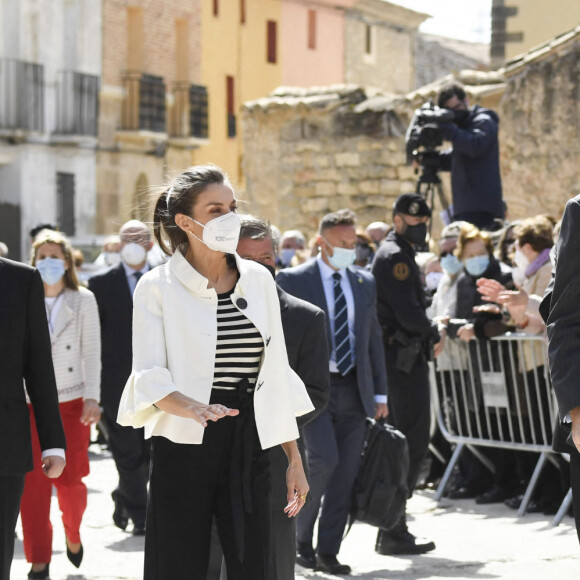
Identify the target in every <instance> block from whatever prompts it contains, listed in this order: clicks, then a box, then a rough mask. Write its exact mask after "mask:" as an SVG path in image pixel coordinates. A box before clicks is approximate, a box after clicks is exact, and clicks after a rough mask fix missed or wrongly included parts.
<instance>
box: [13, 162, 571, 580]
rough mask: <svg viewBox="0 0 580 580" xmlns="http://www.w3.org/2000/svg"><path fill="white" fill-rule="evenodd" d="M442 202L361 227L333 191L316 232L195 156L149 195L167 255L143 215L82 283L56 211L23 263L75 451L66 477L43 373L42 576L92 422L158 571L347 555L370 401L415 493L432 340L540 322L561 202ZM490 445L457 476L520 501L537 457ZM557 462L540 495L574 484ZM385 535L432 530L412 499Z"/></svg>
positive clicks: (31, 514)
mask: <svg viewBox="0 0 580 580" xmlns="http://www.w3.org/2000/svg"><path fill="white" fill-rule="evenodd" d="M430 216H431V210H430V208H429V207H428V205H427V203H426V201H425V199H424V198H423V197H422V196H421V195H418V194H404V195H402V196H400V197H399V198H398V199H397V201H396V203H395V205H394V207H393V213H392V224H391V225H389V224H387V223H383V222H374V223H372V224H369V225H368V227H367V228H366V230H363V229H360V228H359V227H358V224H357V221H356V215H355V214H354V213H353V212H352V211H349V210H341V211H337V212H334V213H331V214H327V215H326V216H324V217H323V218H322V220H321V222H320V225H319V229H318V233H317V235H316V236H315V237H314V238H313V239H312V240H311V241H310V242H308V241H307V240H306V237H305V236H304V234H303V233H302V232H300V231H298V230H288V231H285V232H283V233H280V232H279V231H278V230H277V228H276V227H275V226H272V225H271V224H269V223H268V222H267V221H265V220H263V219H260V218H257V217H253V216H249V215H248V216H239V215H238V214H237V212H236V198H235V195H234V192H233V188H232V186H231V184H230V183H229V182H228V180H227V176H226V175H225V174H224V173H223V172H222V171H221V170H219V169H217V168H215V167H213V166H200V167H195V168H191V169H190V170H188V171H186V172H184V173H183V174H181V175H180V176H179V177H178V178H176V180H175V181H174V182H173V183H172V184H171V187H170V188H169V189H168V190H165V191H164V193H163V194H162V195H161V196H160V198H159V200H158V202H157V206H156V211H155V220H154V232H155V236H156V241H157V243H158V244H159V245H160V247H161V248H162V249H163V251H164V252H165V254H166V256H167V262H166V263H165V264H164V265H161V266H157V267H152V266H151V265H150V264H149V262H148V259H147V255H148V252H149V251H150V250H151V248H152V247H153V244H154V241H153V238H152V236H151V232H150V230H149V228H148V226H147V225H146V224H144V223H141V222H137V221H135V220H132V221H130V222H127V223H126V224H124V225H123V227H122V228H121V229H120V232H119V234H118V237H116V238H111V239H109V240H107V246H106V247H104V248H103V258H102V261H103V266H105V269H104V271H103V272H101V273H97V274H95V275H94V276H93V277H91V278H90V279H89V281H88V288H86V287H84V286H83V285H82V284H80V283H79V281H78V277H77V274H76V266H75V259H74V251H73V248H72V247H71V245H70V242H69V241H68V240H67V238H66V236H65V235H64V234H62V233H60V232H58V231H56V229H55V228H53V227H52V226H50V225H49V224H45V225H44V227H43V228H42V229H40V230H39V231H36V232H34V238H33V241H32V253H31V261H30V263H31V265H32V266H35V267H36V268H37V270H38V272H39V274H40V277H41V279H42V286H43V289H44V306H45V313H46V320H47V325H48V336H49V337H50V345H51V349H52V361H53V368H54V374H55V378H56V390H57V396H58V405H59V412H60V417H61V420H62V425H63V427H64V435H65V438H66V445H63V444H60V445H59V446H53V447H51V448H49V452H50V453H54V454H56V455H58V456H59V457H61V458H64V455H65V452H64V449H65V448H66V467H65V468H64V470H63V473H62V475H61V476H60V477H58V478H56V479H54V480H50V479H48V478H46V477H45V474H44V473H43V471H44V472H46V471H47V467H46V465H47V463H46V459H45V458H44V456H43V451H46V446H43V444H42V439H41V438H39V435H40V432H39V430H37V422H38V419H36V420H35V415H36V412H35V410H34V407H33V404H34V399H33V391H32V389H31V392H30V399H28V407H29V414H30V424H31V426H32V431H31V432H32V464H33V469H32V471H30V472H28V473H27V474H26V477H25V479H24V491H23V495H22V503H21V508H20V511H21V517H22V525H23V534H24V546H25V555H26V558H27V560H28V561H29V562H30V563H31V565H32V567H31V570H30V573H29V578H37V579H43V578H49V565H50V560H51V553H52V526H51V522H50V519H49V513H50V497H51V489H52V485H55V487H56V490H57V495H58V500H59V504H60V507H61V511H62V520H63V525H64V528H65V534H66V553H67V556H68V558H69V560H70V561H71V563H72V564H73V565H75V566H79V565H80V564H81V561H82V558H83V551H84V547H83V544H82V541H81V535H80V526H81V521H82V516H83V512H84V510H85V508H86V502H87V491H86V487H85V485H84V483H83V481H82V479H83V478H84V477H85V476H86V475H87V474H88V472H89V461H88V446H89V441H90V426H91V425H92V424H97V423H98V424H99V428H100V430H101V431H102V436H103V437H104V439H105V440H106V442H107V444H108V446H109V449H110V450H111V453H112V455H113V458H114V460H115V465H116V467H117V470H118V474H119V481H118V485H117V486H116V487H115V488H114V489H113V490H112V517H113V521H114V523H115V525H117V526H118V527H119V528H122V529H126V528H127V527H128V526H129V524H130V522H132V528H130V529H131V532H132V533H133V534H134V535H145V536H146V543H145V578H151V579H153V578H163V577H166V574H167V573H168V572H167V571H168V570H170V571H171V576H172V577H173V578H180V577H183V578H185V577H188V578H190V577H195V578H205V577H216V578H219V577H220V574H221V575H222V577H229V578H265V579H274V578H280V579H282V578H292V577H293V574H294V564H295V562H297V563H298V564H300V565H301V566H303V567H306V568H313V569H318V570H323V571H326V572H330V573H333V574H348V573H350V571H351V569H350V566H348V565H347V564H344V563H341V562H339V560H338V558H337V555H338V554H339V551H340V545H341V542H342V539H343V535H344V531H345V526H346V523H347V518H348V512H349V508H350V496H351V492H352V488H353V485H354V480H355V478H356V475H357V466H358V462H359V459H360V455H361V451H362V449H363V445H364V437H365V422H366V419H367V417H371V418H374V419H377V420H387V421H388V422H389V423H391V424H393V425H394V426H395V427H396V428H397V429H399V430H400V431H401V432H402V433H404V435H405V436H406V438H407V442H408V446H409V458H410V469H409V475H408V487H409V490H410V493H412V491H413V490H414V489H416V487H417V485H418V484H419V483H421V482H422V483H423V484H425V481H424V480H425V477H426V480H427V482H428V481H429V476H425V458H426V456H427V454H428V446H429V441H430V438H431V437H432V433H431V430H430V424H431V423H430V422H431V419H430V417H431V409H430V398H431V397H430V389H431V385H430V380H429V371H428V365H427V363H428V361H429V360H430V359H431V357H432V356H433V355H434V356H435V358H436V360H438V362H439V366H440V368H443V369H444V368H446V367H445V365H446V362H445V357H446V356H447V357H449V354H448V353H446V349H445V342H446V341H447V340H459V341H464V342H470V341H474V340H480V341H481V340H487V339H489V338H491V337H494V336H497V335H499V334H502V333H505V332H509V331H512V332H513V331H516V332H525V333H531V334H543V333H545V323H544V322H543V320H542V318H541V316H540V314H539V303H540V300H541V298H542V296H543V294H544V291H545V289H546V287H547V286H548V283H549V281H550V277H551V270H552V261H551V256H553V251H552V247H553V244H554V236H556V237H557V235H558V228H559V226H558V224H556V223H555V220H554V219H553V218H550V217H548V216H540V215H539V216H535V217H532V218H528V219H525V220H520V221H517V222H513V223H510V224H506V225H505V226H504V228H502V229H501V230H499V231H495V232H493V233H490V232H488V231H485V230H480V229H479V228H477V227H476V226H475V225H473V224H471V223H469V222H466V221H457V222H453V223H451V224H449V225H448V226H446V227H444V228H443V230H442V231H441V233H440V235H438V236H433V237H431V239H428V237H427V223H428V221H429V219H430ZM254 262H258V263H259V264H261V265H262V266H264V267H265V268H262V267H261V266H256V265H252V264H253V263H254ZM141 278H143V280H142V281H141ZM274 279H275V280H276V283H275V282H274ZM375 304H376V307H375ZM268 355H269V356H268ZM536 358H537V357H536ZM540 358H541V356H540ZM534 360H535V359H534ZM542 362H543V361H542ZM528 367H529V365H528ZM525 370H527V371H530V370H532V369H531V368H526V369H525ZM536 374H537V373H536ZM541 374H542V373H540V375H541ZM212 377H213V379H212ZM258 381H259V382H258ZM30 384H31V387H32V386H33V384H34V383H33V381H32V382H31V383H30ZM27 385H28V380H27ZM387 397H388V398H387ZM296 418H297V421H296ZM298 430H299V431H298ZM297 440H298V441H299V443H300V445H299V446H297V445H296V441H297ZM200 443H201V444H200ZM282 450H283V451H284V452H285V453H284V452H282ZM486 453H487V455H488V457H489V459H490V461H491V462H492V463H493V464H494V466H495V470H494V473H493V474H492V473H491V472H489V471H488V470H486V468H485V467H483V466H482V465H481V464H480V463H479V462H478V461H477V459H475V458H473V457H469V456H466V457H464V458H463V459H462V461H461V462H460V464H459V469H458V473H457V474H456V475H455V478H454V482H453V485H452V486H451V487H450V489H449V490H448V496H449V497H450V498H452V499H453V498H456V499H460V498H470V497H475V498H476V502H477V503H493V502H499V501H505V502H506V504H507V505H509V506H510V507H514V508H516V507H518V506H519V503H520V502H521V497H522V496H521V494H522V491H523V487H522V486H524V485H525V483H526V478H528V479H529V477H530V475H531V468H530V465H531V466H532V467H533V463H531V462H530V461H529V460H528V461H524V460H520V461H515V462H514V460H513V455H514V452H512V451H506V450H492V451H489V450H488V451H487V452H486ZM520 453H521V455H523V456H526V458H527V457H528V456H530V455H533V454H528V453H524V452H520ZM285 457H287V460H285V459H284V458H285ZM199 466H203V469H202V470H199V469H198V467H199ZM514 466H516V467H517V469H516V468H515V467H514ZM559 469H560V470H561V473H558V470H557V469H556V468H554V467H553V466H552V467H551V470H552V471H549V473H548V474H547V475H546V476H545V477H544V481H543V483H542V484H541V485H539V486H538V488H537V493H536V496H535V498H534V501H533V502H532V504H531V505H530V506H529V507H528V509H529V510H531V511H544V510H546V511H549V510H553V509H554V507H555V506H557V505H558V503H559V502H560V501H561V499H562V494H563V493H565V491H566V490H567V487H566V486H567V481H568V480H567V478H566V476H565V473H564V472H565V468H564V467H562V466H560V467H559ZM306 473H307V474H308V477H306V475H305V474H306ZM338 474H340V477H339V476H338ZM432 479H433V480H436V479H437V476H432ZM200 498H203V501H200ZM307 498H308V501H306V499H307ZM288 516H296V518H295V519H294V518H289V517H288ZM176 522H177V523H178V524H177V525H176ZM316 524H317V536H316V537H315V536H314V530H315V525H316ZM191 546H196V549H195V550H192V549H191ZM375 549H376V551H377V552H378V553H380V554H385V555H397V554H421V553H425V552H427V551H430V550H433V549H435V543H434V542H433V541H432V540H429V539H424V538H419V537H416V536H414V535H413V534H412V533H411V532H410V531H409V530H408V528H407V524H406V518H405V517H403V518H402V519H401V520H400V521H399V522H398V523H397V525H396V526H395V527H394V528H393V529H391V530H379V531H378V536H377V542H376V546H375ZM208 574H209V576H208Z"/></svg>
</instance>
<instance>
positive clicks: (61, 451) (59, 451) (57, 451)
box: [42, 447, 66, 461]
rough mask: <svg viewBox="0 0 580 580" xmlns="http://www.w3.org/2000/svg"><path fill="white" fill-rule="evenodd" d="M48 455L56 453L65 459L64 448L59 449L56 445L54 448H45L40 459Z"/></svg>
mask: <svg viewBox="0 0 580 580" xmlns="http://www.w3.org/2000/svg"><path fill="white" fill-rule="evenodd" d="M49 455H56V456H58V457H62V458H63V459H64V460H65V461H66V457H65V455H64V449H59V448H58V447H57V448H55V449H45V450H44V451H43V452H42V459H44V458H45V457H48V456H49Z"/></svg>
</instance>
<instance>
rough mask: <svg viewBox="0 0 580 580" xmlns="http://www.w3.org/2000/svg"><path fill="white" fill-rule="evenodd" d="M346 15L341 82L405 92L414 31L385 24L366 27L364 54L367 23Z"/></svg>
mask: <svg viewBox="0 0 580 580" xmlns="http://www.w3.org/2000/svg"><path fill="white" fill-rule="evenodd" d="M355 16H358V14H357V15H352V14H349V15H347V17H346V22H345V37H346V45H345V53H344V58H345V81H346V82H347V83H353V84H357V85H361V86H367V87H376V88H379V89H381V90H383V91H387V92H390V93H396V94H405V93H407V92H408V91H410V90H412V89H413V83H414V80H415V79H414V70H415V69H414V58H413V57H414V52H415V51H414V44H415V30H413V29H409V28H402V27H395V26H392V25H389V24H388V23H380V22H377V23H374V24H373V25H372V26H370V34H371V38H370V44H371V46H370V48H371V50H370V52H369V53H368V54H367V53H366V49H365V47H366V40H365V35H366V28H367V25H368V23H367V22H366V21H365V20H364V19H362V18H355Z"/></svg>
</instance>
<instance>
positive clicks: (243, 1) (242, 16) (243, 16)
mask: <svg viewBox="0 0 580 580" xmlns="http://www.w3.org/2000/svg"><path fill="white" fill-rule="evenodd" d="M240 23H241V24H245V23H246V0H240Z"/></svg>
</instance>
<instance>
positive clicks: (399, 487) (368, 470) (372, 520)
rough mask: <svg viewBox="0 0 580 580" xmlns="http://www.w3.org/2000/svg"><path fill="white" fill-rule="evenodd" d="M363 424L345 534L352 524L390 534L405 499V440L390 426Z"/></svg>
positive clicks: (371, 421) (401, 512)
mask: <svg viewBox="0 0 580 580" xmlns="http://www.w3.org/2000/svg"><path fill="white" fill-rule="evenodd" d="M367 422H368V425H367V432H366V438H365V444H364V447H363V452H362V458H361V462H360V467H359V470H358V475H357V478H356V481H355V484H354V490H353V495H352V503H351V510H350V514H349V525H348V530H350V528H351V526H352V524H353V523H354V522H355V521H359V522H364V523H366V524H369V525H371V526H375V527H377V528H381V529H383V530H390V529H391V528H393V527H394V526H395V525H396V524H397V522H398V521H399V520H400V519H401V517H402V516H403V514H404V512H405V504H406V502H407V498H408V496H409V488H408V486H407V475H408V472H409V449H408V446H407V439H406V437H405V436H404V435H403V434H402V433H401V432H400V431H397V430H396V429H395V428H394V427H392V426H391V425H387V424H383V423H381V422H378V421H374V420H372V419H367ZM347 533H348V531H347Z"/></svg>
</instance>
